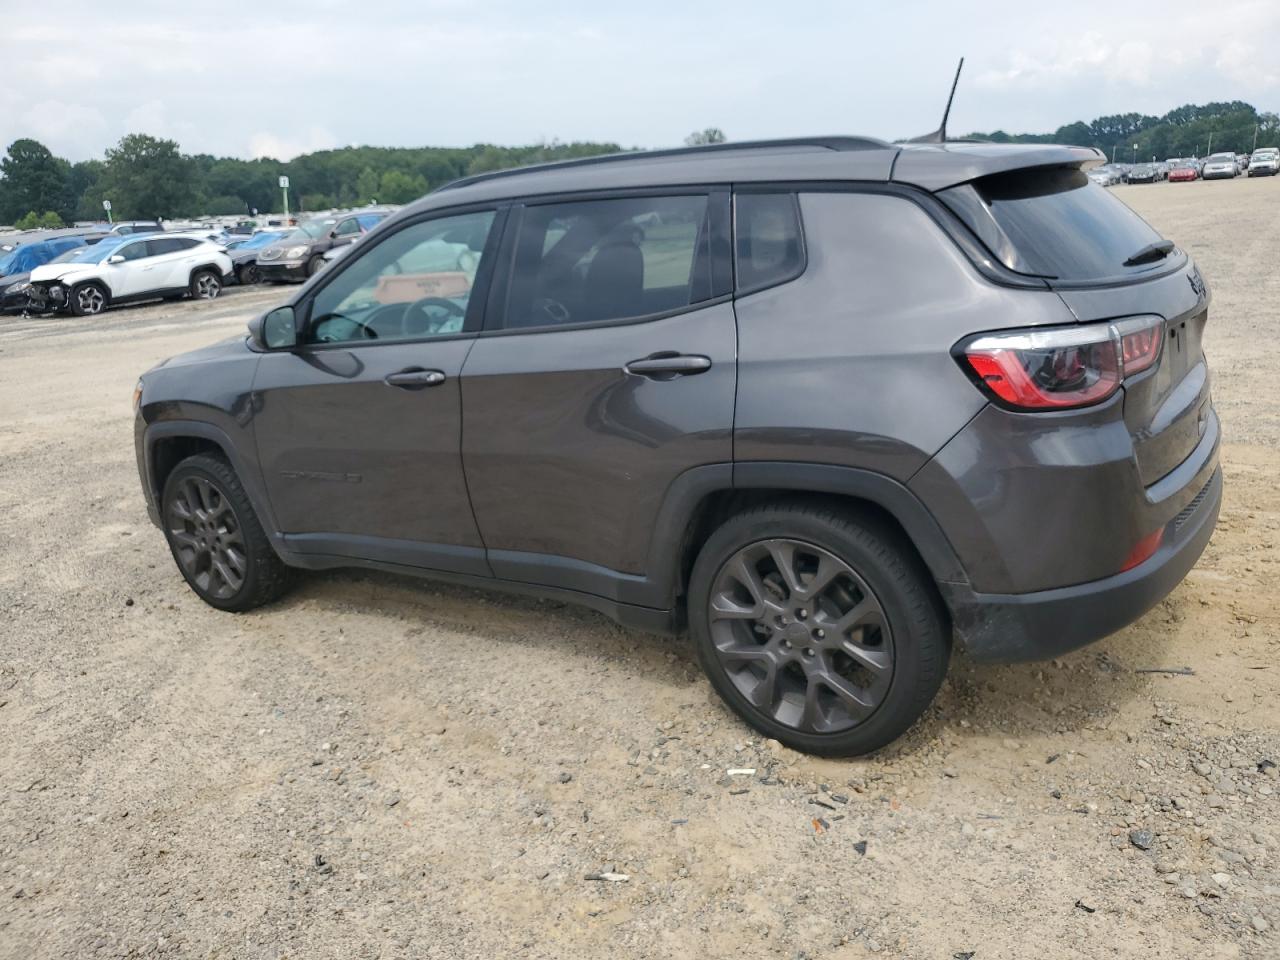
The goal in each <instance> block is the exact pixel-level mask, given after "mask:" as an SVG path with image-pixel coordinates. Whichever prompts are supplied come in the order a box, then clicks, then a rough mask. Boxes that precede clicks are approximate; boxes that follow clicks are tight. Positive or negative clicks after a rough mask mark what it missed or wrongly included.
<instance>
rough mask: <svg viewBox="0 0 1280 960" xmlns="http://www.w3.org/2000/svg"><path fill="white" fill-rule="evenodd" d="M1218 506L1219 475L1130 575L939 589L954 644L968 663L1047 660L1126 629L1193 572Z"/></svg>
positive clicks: (1216, 473) (1216, 470) (1217, 472)
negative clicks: (1033, 587) (1011, 588)
mask: <svg viewBox="0 0 1280 960" xmlns="http://www.w3.org/2000/svg"><path fill="white" fill-rule="evenodd" d="M1221 504H1222V469H1221V468H1220V467H1218V466H1217V465H1216V463H1215V464H1214V469H1213V473H1212V475H1211V476H1210V477H1209V481H1208V483H1206V484H1205V485H1204V487H1203V488H1201V490H1200V492H1199V493H1198V494H1196V496H1195V498H1194V499H1193V500H1192V501H1191V502H1190V503H1189V504H1188V505H1187V506H1186V507H1185V508H1184V509H1183V511H1182V512H1181V513H1179V514H1178V515H1177V516H1176V517H1174V518H1173V519H1172V520H1170V521H1169V523H1168V524H1167V525H1166V526H1165V536H1164V542H1163V544H1162V545H1161V547H1160V549H1159V550H1157V551H1156V553H1155V554H1154V555H1153V556H1151V557H1150V558H1149V559H1148V560H1146V561H1145V562H1144V563H1141V564H1139V565H1138V566H1136V567H1134V568H1133V569H1132V570H1126V571H1125V572H1124V573H1119V574H1116V575H1115V576H1113V577H1107V578H1105V579H1103V580H1095V581H1093V582H1091V583H1082V584H1078V585H1076V586H1072V587H1061V588H1059V589H1056V590H1041V591H1038V592H1035V593H1024V594H981V593H974V592H972V591H970V590H969V589H968V588H967V587H964V586H958V585H954V584H940V585H939V586H940V587H942V589H943V591H944V594H946V600H947V604H948V606H949V607H950V608H951V612H952V618H953V622H954V627H955V632H956V636H957V639H958V640H959V641H960V643H961V644H963V645H964V647H965V648H966V650H967V651H968V652H969V654H970V656H972V657H973V658H974V659H975V660H982V661H990V662H1002V663H1011V662H1016V661H1025V660H1047V659H1050V658H1052V657H1056V656H1059V655H1061V654H1063V653H1067V652H1068V651H1071V650H1075V649H1077V648H1078V647H1083V646H1085V645H1086V644H1089V643H1093V642H1094V641H1095V640H1101V639H1102V638H1103V637H1105V636H1108V635H1110V634H1112V633H1115V632H1116V631H1117V630H1120V629H1122V628H1123V627H1126V626H1128V625H1129V624H1131V623H1133V622H1134V621H1135V620H1137V619H1138V618H1139V617H1141V616H1142V615H1143V614H1144V613H1146V612H1147V611H1148V610H1150V609H1151V608H1152V607H1154V606H1155V605H1156V604H1157V603H1159V602H1160V601H1161V600H1162V599H1164V597H1166V596H1167V595H1168V594H1169V593H1170V592H1171V591H1172V590H1173V588H1174V587H1176V586H1177V585H1178V584H1179V583H1180V582H1181V581H1182V579H1183V578H1184V577H1185V576H1186V575H1187V573H1188V571H1190V570H1191V568H1192V567H1193V566H1195V564H1196V561H1197V560H1198V559H1199V558H1200V554H1201V553H1203V552H1204V548H1205V545H1206V544H1208V542H1209V538H1210V537H1211V536H1212V535H1213V530H1214V527H1215V526H1216V524H1217V521H1218V510H1219V508H1220V506H1221Z"/></svg>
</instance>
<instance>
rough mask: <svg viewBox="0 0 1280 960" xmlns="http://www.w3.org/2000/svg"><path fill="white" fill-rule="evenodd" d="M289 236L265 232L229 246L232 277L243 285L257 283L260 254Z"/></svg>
mask: <svg viewBox="0 0 1280 960" xmlns="http://www.w3.org/2000/svg"><path fill="white" fill-rule="evenodd" d="M288 235H289V234H288V231H285V230H263V231H261V232H259V233H255V234H254V235H253V236H252V237H246V238H245V239H242V240H234V241H232V242H231V243H230V244H229V245H228V249H227V253H228V254H229V255H230V256H231V267H232V275H233V276H234V277H235V278H236V281H237V282H238V283H242V284H251V283H257V282H258V279H259V277H258V254H259V253H261V252H262V250H263V249H264V248H265V247H268V246H270V245H271V244H273V243H275V242H276V241H278V240H282V239H284V238H285V237H287V236H288ZM339 249H341V248H339Z"/></svg>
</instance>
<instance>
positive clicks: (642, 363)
mask: <svg viewBox="0 0 1280 960" xmlns="http://www.w3.org/2000/svg"><path fill="white" fill-rule="evenodd" d="M623 369H624V370H626V371H627V373H634V374H636V375H637V376H641V377H653V378H654V379H657V380H670V379H672V378H674V377H681V376H691V375H692V374H695V373H702V372H704V371H706V370H710V369H711V358H710V357H704V356H702V355H700V354H696V353H693V354H690V353H655V354H652V355H650V356H647V357H642V358H641V359H639V360H632V361H631V362H630V363H628V364H627V365H626V366H625V367H623Z"/></svg>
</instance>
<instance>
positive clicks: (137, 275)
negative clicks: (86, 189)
mask: <svg viewBox="0 0 1280 960" xmlns="http://www.w3.org/2000/svg"><path fill="white" fill-rule="evenodd" d="M230 272H231V259H230V258H229V257H228V256H227V255H226V253H225V252H223V250H222V249H221V248H220V247H218V246H217V245H216V244H213V243H208V242H206V241H201V240H198V239H196V238H194V237H180V236H175V237H157V236H151V235H145V234H144V235H142V236H137V237H133V236H120V237H117V236H112V237H108V238H106V239H103V240H101V241H99V242H98V243H96V244H94V245H93V246H91V247H86V248H85V249H83V250H77V251H73V252H72V253H71V254H69V255H67V254H64V255H63V258H61V259H59V260H58V261H57V262H54V263H48V264H45V265H44V266H42V267H37V268H36V269H35V270H33V271H32V272H31V285H30V289H29V290H28V291H27V293H28V295H29V296H30V297H31V299H32V301H33V303H34V304H35V306H36V307H37V308H40V309H44V310H69V311H70V312H71V313H73V314H75V315H76V316H90V315H93V314H98V313H101V312H102V311H104V310H106V309H107V308H108V307H110V306H112V305H115V304H120V303H129V302H135V301H139V300H155V299H159V298H162V297H175V298H176V297H180V296H183V295H187V294H189V295H190V296H192V297H195V298H198V299H203V300H212V299H213V298H214V297H216V296H218V294H219V293H221V292H222V284H223V282H224V280H225V278H226V276H227V275H228V274H229V273H230Z"/></svg>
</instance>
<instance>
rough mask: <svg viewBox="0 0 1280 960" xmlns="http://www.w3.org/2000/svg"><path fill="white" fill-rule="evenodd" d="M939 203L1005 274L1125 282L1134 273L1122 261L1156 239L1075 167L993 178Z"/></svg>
mask: <svg viewBox="0 0 1280 960" xmlns="http://www.w3.org/2000/svg"><path fill="white" fill-rule="evenodd" d="M1095 172H1096V171H1095ZM938 196H939V197H941V198H942V199H943V200H945V201H946V203H947V205H948V206H950V207H951V208H952V209H953V210H955V212H956V213H957V214H958V215H959V216H960V218H961V219H962V220H964V221H965V223H967V224H968V225H969V227H970V228H971V229H972V230H973V231H974V232H975V233H976V234H977V235H978V236H979V237H980V238H981V239H982V241H983V242H984V243H985V244H986V245H987V246H988V247H989V248H990V249H991V251H992V252H993V253H995V254H996V256H997V257H998V258H999V259H1000V260H1001V262H1003V263H1004V265H1005V266H1007V267H1009V268H1010V269H1011V270H1016V271H1018V272H1019V273H1028V274H1032V275H1034V276H1039V277H1048V278H1051V279H1058V280H1100V279H1103V278H1108V277H1117V276H1124V275H1126V274H1128V273H1130V272H1131V270H1132V269H1133V268H1132V267H1126V266H1125V265H1124V263H1125V261H1126V260H1127V259H1129V258H1130V257H1132V256H1133V255H1134V254H1135V253H1137V252H1138V251H1139V250H1141V249H1143V248H1144V247H1146V246H1148V245H1149V244H1152V243H1156V242H1158V241H1159V240H1160V239H1161V238H1160V234H1158V233H1156V231H1155V230H1153V229H1152V228H1151V227H1150V226H1149V225H1148V224H1147V222H1146V221H1145V220H1143V219H1142V218H1141V217H1139V216H1138V215H1137V214H1136V213H1134V212H1133V211H1132V210H1130V209H1129V208H1128V207H1127V206H1125V204H1124V203H1123V202H1121V201H1120V200H1117V199H1116V198H1115V197H1114V196H1113V195H1112V194H1111V193H1110V192H1109V191H1107V190H1105V189H1103V188H1102V187H1099V186H1098V185H1096V184H1094V183H1092V182H1090V180H1089V177H1088V176H1086V175H1085V174H1084V173H1082V172H1081V171H1080V170H1078V169H1075V168H1073V167H1049V168H1038V169H1037V168H1032V169H1024V170H1014V171H1011V172H1009V173H1000V174H995V175H993V176H989V177H982V178H980V179H978V180H975V181H973V183H971V184H962V185H961V186H959V187H952V188H951V189H950V190H943V191H942V192H941V193H939V194H938Z"/></svg>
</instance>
